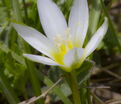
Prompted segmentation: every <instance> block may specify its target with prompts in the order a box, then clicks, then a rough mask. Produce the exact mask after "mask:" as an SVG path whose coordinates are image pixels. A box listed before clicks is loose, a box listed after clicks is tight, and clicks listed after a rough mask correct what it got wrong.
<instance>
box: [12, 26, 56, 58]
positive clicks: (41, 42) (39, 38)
mask: <svg viewBox="0 0 121 104" xmlns="http://www.w3.org/2000/svg"><path fill="white" fill-rule="evenodd" d="M13 26H14V28H15V29H16V31H17V32H18V33H19V35H20V36H21V37H22V38H23V39H24V40H25V41H27V42H28V43H29V44H30V45H31V46H32V47H34V48H35V49H37V50H38V51H40V52H42V53H43V54H45V55H47V56H49V57H51V54H50V53H51V51H52V50H53V48H54V45H53V44H52V42H51V41H50V40H49V39H47V38H46V37H45V36H44V35H42V34H41V33H40V32H38V31H37V30H35V29H33V28H31V27H28V26H23V25H19V24H13Z"/></svg>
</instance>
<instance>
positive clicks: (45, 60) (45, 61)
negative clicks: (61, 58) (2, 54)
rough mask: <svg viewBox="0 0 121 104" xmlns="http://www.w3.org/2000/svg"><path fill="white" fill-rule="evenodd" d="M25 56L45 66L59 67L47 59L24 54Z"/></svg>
mask: <svg viewBox="0 0 121 104" xmlns="http://www.w3.org/2000/svg"><path fill="white" fill-rule="evenodd" d="M24 56H25V57H26V58H28V59H30V60H32V61H34V62H38V63H42V64H45V65H58V64H57V63H56V62H55V61H53V60H51V59H50V58H47V57H43V56H39V55H32V54H24Z"/></svg>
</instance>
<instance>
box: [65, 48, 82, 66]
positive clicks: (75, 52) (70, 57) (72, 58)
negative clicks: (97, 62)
mask: <svg viewBox="0 0 121 104" xmlns="http://www.w3.org/2000/svg"><path fill="white" fill-rule="evenodd" d="M83 52H84V50H83V49H82V48H73V49H72V50H70V51H69V52H68V53H67V54H66V55H65V56H64V64H65V65H66V66H67V67H71V66H72V65H73V64H75V63H77V62H78V61H79V60H80V59H81V57H82V55H83Z"/></svg>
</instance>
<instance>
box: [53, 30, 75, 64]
mask: <svg viewBox="0 0 121 104" xmlns="http://www.w3.org/2000/svg"><path fill="white" fill-rule="evenodd" d="M54 41H55V44H56V46H57V47H58V51H57V52H55V53H54V54H53V56H54V60H55V61H56V62H57V63H59V64H62V65H64V62H63V59H64V55H65V54H66V53H67V52H68V51H70V50H71V49H72V48H73V43H72V40H71V35H70V29H67V30H66V32H65V36H63V35H60V34H58V35H56V37H55V39H54Z"/></svg>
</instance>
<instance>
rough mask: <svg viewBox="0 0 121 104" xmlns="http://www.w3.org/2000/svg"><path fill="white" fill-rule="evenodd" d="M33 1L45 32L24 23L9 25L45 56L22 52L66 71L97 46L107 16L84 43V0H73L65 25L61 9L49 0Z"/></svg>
mask: <svg viewBox="0 0 121 104" xmlns="http://www.w3.org/2000/svg"><path fill="white" fill-rule="evenodd" d="M37 5H38V11H39V17H40V20H41V24H42V27H43V29H44V32H45V34H46V36H44V35H43V34H42V33H40V32H38V31H37V30H35V29H33V28H31V27H28V26H24V25H19V24H15V23H14V24H13V26H14V28H15V29H16V31H17V32H18V33H19V35H20V36H21V37H22V38H23V39H24V40H25V41H26V42H28V43H29V44H30V45H31V46H32V47H34V48H35V49H37V50H38V51H40V52H41V53H43V54H44V55H46V57H44V56H39V55H31V54H24V56H25V57H27V58H28V59H30V60H32V61H35V62H39V63H43V64H46V65H58V66H60V67H61V68H62V69H63V70H65V71H67V72H71V71H72V70H73V69H77V68H78V67H79V66H80V65H81V64H82V63H83V61H84V60H85V58H87V57H88V56H89V55H90V54H91V53H92V52H93V51H94V50H95V49H96V48H97V46H98V45H99V43H100V41H101V40H102V39H103V37H104V35H105V34H106V32H107V28H108V23H107V19H106V18H105V21H104V23H103V24H102V25H101V27H100V28H99V29H98V30H97V31H96V33H95V34H94V35H93V37H92V38H91V39H90V41H89V42H88V44H87V45H86V47H84V46H83V45H84V40H85V37H86V34H87V30H88V24H89V9H88V4H87V0H74V4H73V7H72V9H71V12H70V16H69V21H68V25H67V23H66V20H65V18H64V16H63V14H62V12H61V11H60V9H59V8H58V7H57V5H56V4H55V3H54V2H53V1H52V0H38V3H37Z"/></svg>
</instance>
